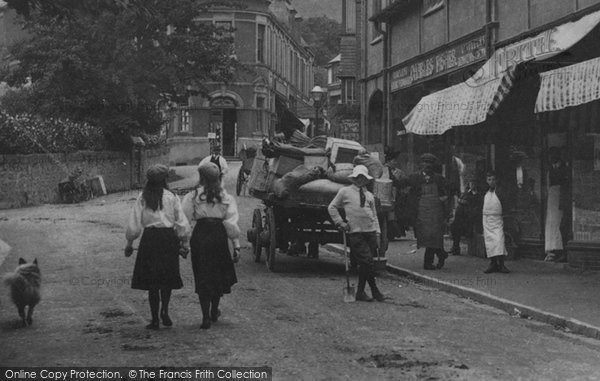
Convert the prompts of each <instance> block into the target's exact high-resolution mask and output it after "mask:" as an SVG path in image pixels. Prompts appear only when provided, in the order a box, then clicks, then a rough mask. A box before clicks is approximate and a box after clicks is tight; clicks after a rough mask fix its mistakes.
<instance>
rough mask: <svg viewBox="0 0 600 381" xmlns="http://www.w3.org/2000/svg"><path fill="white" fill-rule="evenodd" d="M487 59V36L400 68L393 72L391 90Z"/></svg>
mask: <svg viewBox="0 0 600 381" xmlns="http://www.w3.org/2000/svg"><path fill="white" fill-rule="evenodd" d="M486 57H487V45H486V40H485V35H481V36H478V37H475V38H472V39H471V40H469V41H466V42H463V43H461V44H459V45H456V46H454V47H451V48H448V49H445V50H443V51H441V52H439V53H436V54H434V55H431V56H429V57H425V58H424V59H421V60H419V61H417V62H413V63H411V64H408V65H405V66H401V67H399V68H398V69H396V70H395V71H393V72H392V80H391V89H392V91H395V90H399V89H402V88H405V87H408V86H412V85H414V84H416V83H418V82H421V81H424V80H426V79H428V78H430V77H432V76H434V75H439V74H443V73H446V72H449V71H451V70H454V69H458V68H461V67H465V66H467V65H470V64H472V63H474V62H476V61H479V60H482V59H484V58H486Z"/></svg>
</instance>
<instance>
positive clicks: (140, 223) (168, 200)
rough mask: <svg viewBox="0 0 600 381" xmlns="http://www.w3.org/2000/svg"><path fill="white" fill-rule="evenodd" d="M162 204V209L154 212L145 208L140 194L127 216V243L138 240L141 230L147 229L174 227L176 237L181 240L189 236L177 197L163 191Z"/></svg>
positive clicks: (185, 219) (187, 225)
mask: <svg viewBox="0 0 600 381" xmlns="http://www.w3.org/2000/svg"><path fill="white" fill-rule="evenodd" d="M162 204H163V207H162V209H157V210H156V211H154V210H152V209H150V208H147V207H146V206H145V201H144V198H143V197H142V193H140V195H139V196H138V198H137V200H135V204H134V205H133V209H132V211H131V214H130V215H129V222H128V224H127V231H126V232H125V237H126V238H127V240H128V241H133V240H135V239H136V238H138V237H139V236H140V234H142V230H143V229H144V228H147V227H156V228H172V227H174V228H175V230H176V232H177V236H178V237H179V238H180V239H181V240H183V239H186V238H188V237H189V236H190V233H191V227H190V223H189V222H188V220H187V218H186V217H185V214H184V213H183V209H182V208H181V202H180V201H179V197H177V196H176V195H174V194H173V193H171V192H170V191H168V190H166V189H165V190H164V191H163V196H162Z"/></svg>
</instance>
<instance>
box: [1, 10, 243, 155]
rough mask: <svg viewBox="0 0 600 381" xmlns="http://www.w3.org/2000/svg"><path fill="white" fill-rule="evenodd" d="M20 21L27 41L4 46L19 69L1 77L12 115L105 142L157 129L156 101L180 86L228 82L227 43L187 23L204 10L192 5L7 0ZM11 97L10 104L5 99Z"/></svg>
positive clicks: (176, 95)
mask: <svg viewBox="0 0 600 381" xmlns="http://www.w3.org/2000/svg"><path fill="white" fill-rule="evenodd" d="M8 4H9V5H11V6H13V7H15V9H17V10H18V11H19V12H21V13H22V14H24V15H26V16H27V22H26V29H27V30H28V32H29V35H30V38H28V39H26V40H25V41H22V42H19V43H17V44H15V45H13V46H12V47H11V48H10V52H11V54H12V55H13V56H14V57H15V58H16V59H17V60H18V61H19V65H18V66H17V67H16V68H14V69H11V70H8V69H5V70H4V71H3V75H2V77H3V80H5V81H7V82H8V83H9V84H10V85H15V84H20V83H25V82H27V81H28V80H29V79H30V80H31V82H32V85H31V86H30V88H28V89H26V90H24V91H21V92H19V94H15V93H13V94H12V95H10V94H9V95H8V96H7V97H5V99H4V100H3V102H2V103H3V106H5V107H7V108H8V110H9V111H10V112H12V113H18V112H20V111H24V110H25V111H29V112H31V111H32V110H34V111H35V113H36V114H38V115H41V116H45V117H67V118H69V119H71V120H74V121H83V122H88V123H90V124H94V125H97V126H99V127H101V128H102V130H103V131H104V133H105V136H106V138H107V139H108V141H109V144H110V145H111V146H112V147H114V148H116V149H121V148H126V147H127V146H128V144H129V136H130V135H132V134H137V133H141V132H154V131H157V130H158V129H159V128H160V127H161V125H162V122H163V121H162V120H161V116H160V114H159V113H158V112H157V111H156V107H155V106H156V104H157V102H159V101H160V100H163V99H165V98H166V97H170V98H173V99H185V98H186V87H187V86H192V87H194V88H196V89H199V90H200V91H202V89H203V85H202V84H203V83H204V82H206V81H227V80H229V79H230V78H232V76H233V73H234V70H235V69H236V67H237V65H238V64H237V62H236V61H235V59H234V58H232V44H231V42H232V41H231V38H228V37H227V35H226V34H225V33H224V31H223V30H219V29H217V28H215V27H214V26H213V25H212V24H203V23H197V22H194V18H195V16H196V15H198V14H199V13H200V12H202V11H203V10H204V9H205V8H204V7H205V6H206V5H205V4H203V3H202V2H199V1H195V0H53V1H44V0H12V1H9V2H8ZM11 97H16V98H18V99H19V101H18V102H14V101H12V102H11Z"/></svg>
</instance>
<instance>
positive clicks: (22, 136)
mask: <svg viewBox="0 0 600 381" xmlns="http://www.w3.org/2000/svg"><path fill="white" fill-rule="evenodd" d="M105 146H106V144H105V140H104V136H103V134H102V130H101V129H100V128H98V127H95V126H92V125H90V124H87V123H78V122H73V121H70V120H68V119H61V118H48V119H42V118H39V117H35V116H32V115H29V114H19V115H15V116H11V115H8V114H6V113H3V112H0V153H2V154H32V153H65V152H74V151H79V150H89V151H101V150H103V149H105Z"/></svg>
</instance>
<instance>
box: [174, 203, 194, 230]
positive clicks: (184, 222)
mask: <svg viewBox="0 0 600 381" xmlns="http://www.w3.org/2000/svg"><path fill="white" fill-rule="evenodd" d="M173 196H174V197H173V212H174V216H175V221H174V224H175V230H176V231H177V236H178V237H179V239H180V240H186V239H188V238H189V237H190V234H191V232H192V228H191V227H190V223H189V220H188V218H187V217H186V214H185V212H184V211H183V207H182V205H181V201H179V197H177V196H176V195H173Z"/></svg>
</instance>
